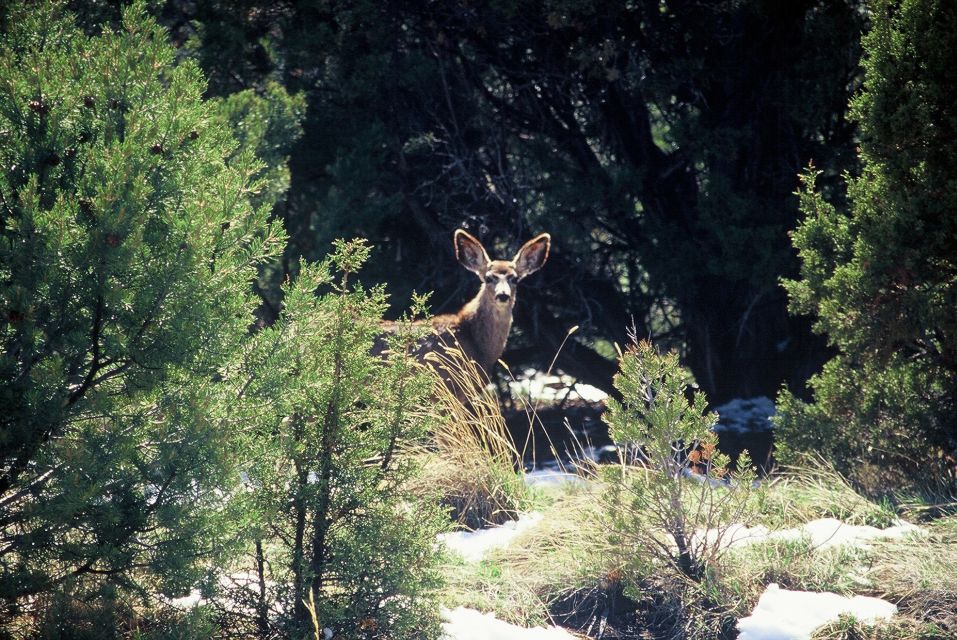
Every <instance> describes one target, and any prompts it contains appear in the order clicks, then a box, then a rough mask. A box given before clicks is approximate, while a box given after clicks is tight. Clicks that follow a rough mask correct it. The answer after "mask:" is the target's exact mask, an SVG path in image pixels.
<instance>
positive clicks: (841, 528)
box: [696, 518, 923, 549]
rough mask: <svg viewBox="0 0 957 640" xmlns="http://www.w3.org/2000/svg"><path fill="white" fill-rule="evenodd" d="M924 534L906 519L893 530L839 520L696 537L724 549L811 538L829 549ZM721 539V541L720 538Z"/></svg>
mask: <svg viewBox="0 0 957 640" xmlns="http://www.w3.org/2000/svg"><path fill="white" fill-rule="evenodd" d="M921 532H923V529H921V528H920V527H918V526H917V525H915V524H911V523H910V522H905V521H903V520H901V521H899V523H898V524H896V525H894V526H893V527H888V528H886V529H878V528H876V527H871V526H867V525H852V524H845V523H843V522H841V521H840V520H837V519H835V518H821V519H819V520H812V521H811V522H806V523H804V524H803V525H801V526H800V527H794V528H792V529H780V530H777V531H769V530H768V528H767V527H765V526H763V525H757V526H755V527H747V526H745V525H743V524H732V525H729V526H727V527H725V528H723V529H710V530H708V531H705V532H703V533H698V534H696V537H697V538H698V539H699V540H702V541H703V542H705V543H707V544H708V545H709V546H712V547H713V546H716V545H719V544H720V546H721V547H722V548H725V549H730V548H734V547H744V546H747V545H751V544H756V543H759V542H765V541H768V540H800V539H801V538H807V539H809V541H810V544H811V547H812V548H814V549H827V548H829V547H840V546H856V547H866V546H867V542H868V541H871V540H879V539H889V538H902V537H904V536H906V535H910V534H917V533H921ZM719 538H720V539H719Z"/></svg>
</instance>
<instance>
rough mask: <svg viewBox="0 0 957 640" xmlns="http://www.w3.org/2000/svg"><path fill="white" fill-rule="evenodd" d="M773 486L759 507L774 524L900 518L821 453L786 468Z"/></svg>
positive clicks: (883, 523) (886, 522)
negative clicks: (863, 492)
mask: <svg viewBox="0 0 957 640" xmlns="http://www.w3.org/2000/svg"><path fill="white" fill-rule="evenodd" d="M769 489H770V490H769V491H767V492H765V493H764V494H762V495H761V501H762V502H761V504H760V505H758V507H759V508H758V511H759V512H760V513H761V520H762V522H763V523H764V524H766V525H768V526H769V527H771V528H782V527H793V526H796V525H800V524H803V523H805V522H810V521H811V520H816V519H818V518H837V519H839V520H843V521H844V522H846V523H847V524H862V525H863V524H866V525H871V526H874V527H878V528H884V527H887V526H890V525H892V524H893V523H894V521H895V520H896V518H897V515H896V513H895V512H894V509H893V508H891V506H890V505H888V504H880V503H877V502H874V501H872V500H869V499H867V498H865V497H864V496H863V495H861V494H860V493H858V492H857V491H855V489H854V487H852V486H851V484H850V482H848V480H847V479H846V478H845V477H844V476H842V475H841V474H840V473H838V472H837V470H835V469H834V466H833V465H831V464H830V463H829V462H828V461H826V460H824V459H823V458H821V457H819V456H807V457H805V458H804V459H803V461H802V462H801V463H800V464H798V465H794V466H791V467H787V468H784V469H783V470H781V473H780V474H779V475H777V477H776V478H775V479H774V480H773V481H772V483H771V486H770V487H769Z"/></svg>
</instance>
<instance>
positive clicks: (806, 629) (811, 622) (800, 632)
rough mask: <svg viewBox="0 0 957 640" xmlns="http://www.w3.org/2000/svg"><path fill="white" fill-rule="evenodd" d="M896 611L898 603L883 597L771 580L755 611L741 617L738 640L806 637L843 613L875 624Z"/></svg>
mask: <svg viewBox="0 0 957 640" xmlns="http://www.w3.org/2000/svg"><path fill="white" fill-rule="evenodd" d="M895 613H897V607H896V606H895V605H893V604H891V603H890V602H887V601H886V600H881V599H880V598H868V597H865V596H854V597H853V598H847V597H845V596H841V595H838V594H836V593H812V592H808V591H789V590H787V589H781V588H780V587H779V586H778V585H776V584H769V585H768V586H767V588H766V589H765V591H764V593H763V594H762V595H761V598H760V599H759V600H758V604H757V606H755V607H754V611H753V612H752V613H751V615H750V616H748V617H747V618H741V619H740V620H738V631H740V632H741V634H740V635H739V636H738V640H806V639H808V638H810V637H811V634H812V633H813V632H814V630H815V629H817V628H819V627H821V626H822V625H825V624H827V623H828V622H831V621H834V620H837V619H838V617H840V616H841V614H849V615H852V616H854V617H855V618H856V619H857V620H859V621H861V622H866V623H870V624H873V623H875V622H878V621H880V620H887V619H889V618H890V617H891V616H893V615H894V614H895Z"/></svg>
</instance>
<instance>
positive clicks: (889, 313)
mask: <svg viewBox="0 0 957 640" xmlns="http://www.w3.org/2000/svg"><path fill="white" fill-rule="evenodd" d="M872 9H873V11H872V19H873V26H872V29H871V32H870V33H869V34H868V35H867V36H866V37H865V38H864V40H863V44H864V48H865V53H866V57H865V60H864V69H865V80H864V88H863V90H862V92H861V93H860V94H859V95H858V96H857V97H856V98H855V99H854V100H853V102H852V110H853V114H854V117H855V118H856V120H857V122H858V123H859V125H860V129H861V138H862V141H861V146H860V156H861V160H862V162H863V165H864V171H863V174H862V175H861V176H860V177H859V178H855V179H852V180H850V181H849V193H848V195H849V201H850V210H849V211H848V212H844V211H840V210H838V209H836V208H835V207H834V206H832V205H831V204H829V203H828V202H826V201H825V200H824V199H823V198H822V197H821V195H820V194H819V193H817V192H816V190H815V174H814V172H813V171H812V172H810V173H809V174H808V175H807V176H806V177H805V187H804V190H803V191H802V193H801V205H802V210H803V212H804V215H805V219H804V220H803V222H802V223H801V225H800V226H799V227H798V228H797V230H796V231H795V232H794V236H793V241H794V246H795V247H796V248H797V249H798V251H799V253H800V256H801V260H802V269H801V279H800V280H797V281H788V282H785V286H786V287H787V289H788V292H789V293H790V296H791V308H792V310H793V311H794V312H797V313H803V314H808V315H813V316H816V318H817V320H816V329H817V330H818V331H819V332H821V333H825V334H826V335H827V337H828V340H829V341H830V343H831V345H832V346H833V347H835V348H836V349H837V351H838V355H837V356H836V357H835V358H834V359H833V360H831V361H830V362H828V363H827V365H826V366H825V368H824V370H823V371H822V372H821V373H820V374H818V375H817V376H815V377H814V378H813V379H812V380H811V387H812V388H813V390H814V402H813V403H811V404H807V403H804V402H801V401H799V400H798V399H797V398H795V397H794V396H792V395H791V394H788V393H784V394H783V395H782V397H781V399H780V405H781V406H780V413H779V418H778V420H779V424H780V428H779V434H780V437H781V441H782V442H783V443H785V444H786V445H787V448H789V449H790V450H792V451H794V450H798V451H800V450H812V451H818V452H821V453H824V454H825V455H827V456H828V457H830V458H832V459H834V460H835V461H836V462H837V463H838V465H839V467H840V468H841V470H842V471H844V472H845V473H848V474H850V475H852V476H853V477H854V478H855V479H857V480H859V481H861V482H863V483H865V484H867V485H869V486H870V488H873V489H885V488H889V487H888V486H887V483H889V482H890V483H894V484H899V483H912V482H913V481H915V480H920V481H922V482H931V483H935V484H936V483H941V482H943V483H944V484H946V485H949V486H950V487H951V488H953V487H957V215H955V211H957V182H955V180H954V176H955V175H957V137H955V136H954V132H955V131H957V112H955V110H954V108H953V107H954V95H957V75H955V73H954V69H955V68H957V57H955V55H954V51H957V5H955V4H954V3H952V2H943V1H940V0H905V1H903V2H897V1H890V0H881V1H880V2H876V3H874V5H873V7H872ZM785 453H786V452H785Z"/></svg>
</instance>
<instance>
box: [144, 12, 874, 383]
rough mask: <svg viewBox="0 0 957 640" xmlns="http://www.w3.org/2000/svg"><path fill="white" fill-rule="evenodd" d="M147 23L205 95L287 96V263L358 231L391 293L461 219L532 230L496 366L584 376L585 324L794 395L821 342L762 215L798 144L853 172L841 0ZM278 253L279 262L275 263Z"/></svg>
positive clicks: (712, 374)
mask: <svg viewBox="0 0 957 640" xmlns="http://www.w3.org/2000/svg"><path fill="white" fill-rule="evenodd" d="M162 13H163V19H164V21H165V23H166V24H167V25H168V26H169V27H170V28H171V29H172V30H173V32H174V34H176V37H177V38H178V39H179V40H180V42H181V43H182V44H183V46H184V49H185V50H190V51H192V52H193V53H195V55H196V56H197V57H198V58H199V60H200V61H201V64H202V66H203V67H204V69H205V70H206V71H207V73H208V75H209V77H210V91H211V92H212V93H214V94H225V93H231V92H233V91H236V90H237V89H240V88H245V87H250V86H253V87H255V86H263V84H264V83H265V81H266V79H269V78H271V79H277V80H279V81H280V82H281V83H282V84H283V85H285V86H286V88H287V89H288V90H290V91H291V92H295V91H302V92H304V94H305V95H306V99H307V102H308V108H307V116H306V120H305V123H304V126H305V135H304V137H303V139H302V141H301V143H300V145H299V146H298V148H297V149H296V150H295V152H294V153H293V156H292V161H291V170H292V188H291V190H290V192H289V195H288V198H287V200H286V202H285V204H284V206H282V207H281V208H280V209H279V215H281V216H282V217H283V219H284V222H285V224H286V227H287V229H288V231H289V233H290V236H291V245H290V249H289V257H290V258H291V257H294V256H298V255H302V256H307V257H317V256H319V255H320V254H322V253H324V252H325V250H326V247H327V246H328V242H329V240H330V239H332V238H335V237H350V236H355V235H362V236H364V237H367V238H369V239H370V240H371V241H372V243H373V244H374V245H375V246H376V247H377V250H376V252H375V253H374V255H373V258H372V261H371V263H370V265H369V275H368V276H367V277H370V278H374V279H377V280H380V281H388V282H389V286H390V291H391V293H392V294H393V302H394V303H395V305H396V307H397V308H403V307H404V306H405V304H406V301H407V300H408V298H409V294H410V292H411V291H412V290H413V289H417V290H420V291H421V290H434V291H435V296H434V298H433V310H434V311H437V312H441V311H445V310H448V309H450V308H454V307H455V306H456V305H458V304H461V303H462V302H463V301H464V300H465V299H466V298H467V296H468V294H469V293H470V292H469V291H468V290H467V289H468V287H469V286H471V280H470V279H469V278H466V277H463V274H461V273H460V272H459V270H458V269H457V267H456V266H455V264H454V261H453V259H452V249H451V243H450V237H451V232H452V230H453V229H454V228H456V227H458V226H464V227H465V228H467V229H469V230H471V231H472V232H473V233H475V234H477V235H479V236H480V237H482V239H483V240H484V241H486V243H487V244H488V245H493V246H496V247H497V248H498V249H499V250H501V251H503V252H508V251H512V250H514V249H515V248H516V247H517V245H518V243H519V242H520V241H521V240H522V239H523V238H524V237H526V236H528V235H529V234H531V233H533V232H537V231H542V230H548V231H550V232H551V233H552V234H553V236H554V238H555V245H556V246H555V250H554V252H553V254H552V257H551V260H550V263H549V265H548V267H547V268H546V269H544V270H543V271H542V272H541V274H539V275H537V276H536V277H535V278H534V279H533V280H532V281H530V282H529V283H528V286H527V287H525V289H524V290H523V292H522V300H521V301H520V302H519V305H518V307H517V322H516V327H517V328H516V331H515V335H514V336H513V340H512V341H511V342H510V350H509V352H507V353H506V359H507V360H508V361H510V362H511V363H512V364H517V363H520V362H521V363H531V364H536V363H538V364H541V363H547V361H548V360H550V358H551V357H552V355H553V354H554V353H555V350H556V349H557V347H558V345H559V343H560V342H561V340H562V339H563V338H564V337H565V333H566V330H567V329H568V328H569V327H570V326H572V325H581V326H582V330H581V331H580V332H579V333H577V334H576V336H575V341H574V344H572V345H570V346H566V348H565V350H564V351H563V353H562V356H561V358H560V360H559V366H561V367H562V368H564V369H566V370H567V371H568V372H570V373H573V374H575V375H578V376H581V377H583V378H585V379H587V380H589V381H591V382H594V383H598V384H599V385H602V386H605V387H606V388H608V387H609V386H610V384H609V383H610V378H611V374H612V372H613V364H612V362H611V360H610V359H609V358H608V356H609V355H611V353H612V351H611V341H613V340H616V341H619V342H620V341H623V339H624V332H625V328H626V327H627V326H629V325H631V324H632V322H634V324H635V325H636V328H637V330H638V333H639V334H640V335H650V336H652V337H654V338H656V339H657V340H658V341H663V342H668V343H670V344H673V345H676V346H679V347H682V348H684V349H685V356H686V359H687V362H688V363H689V364H690V366H691V367H692V370H693V371H694V373H695V375H696V377H697V379H698V381H699V383H701V385H702V386H703V388H704V389H705V390H706V391H707V392H708V395H709V398H711V399H712V401H714V402H722V401H724V400H726V399H728V398H730V397H734V396H751V395H757V394H766V395H772V394H773V393H774V392H775V391H776V390H777V389H778V388H779V386H780V385H781V383H782V382H784V383H787V384H788V385H790V386H791V387H792V388H794V389H795V390H797V391H799V392H800V391H801V389H802V385H803V382H804V380H806V378H807V377H808V376H809V375H810V374H811V373H812V372H813V371H814V370H815V369H816V368H817V367H818V366H819V365H820V363H821V362H822V361H823V360H824V353H823V342H822V341H821V340H819V339H817V338H815V337H813V336H812V335H811V333H810V330H809V326H808V324H809V323H808V322H807V321H806V320H804V319H800V318H792V317H790V316H789V315H788V313H787V308H786V306H787V305H786V296H785V295H784V293H783V291H782V290H781V289H780V287H779V286H778V281H779V278H780V277H781V276H794V275H795V274H796V265H797V263H796V259H795V256H794V254H793V251H792V249H791V248H790V246H789V243H788V239H787V235H786V231H787V230H788V229H790V228H792V227H793V226H794V224H795V222H796V218H797V199H796V198H795V197H794V196H793V192H794V191H795V190H796V188H797V180H796V177H795V176H796V174H797V173H798V172H799V171H800V169H801V168H802V167H803V166H806V164H807V162H808V161H809V160H811V159H814V161H815V162H816V163H817V165H818V166H819V167H821V168H823V169H825V170H827V171H828V172H829V175H831V174H834V173H836V172H837V170H836V169H835V168H836V167H848V166H853V164H854V156H853V154H852V153H851V151H852V149H851V144H852V137H853V129H852V127H850V126H849V125H848V124H847V122H846V120H845V118H844V113H845V110H846V104H847V99H848V96H849V91H850V89H852V87H853V83H854V81H855V78H856V75H857V58H858V49H859V45H858V38H859V35H860V30H861V27H862V22H863V18H862V16H861V11H860V8H859V6H858V3H856V2H850V1H848V2H812V1H805V2H787V3H780V2H771V1H762V0H752V1H749V2H734V3H730V2H729V3H713V2H671V3H668V4H666V5H663V4H662V3H659V2H656V1H655V2H653V1H650V0H649V1H642V2H634V3H624V2H597V3H587V4H584V3H576V2H558V1H553V2H540V1H539V2H532V1H524V0H515V1H513V2H500V3H494V4H492V5H491V6H482V7H481V8H479V5H474V6H473V5H470V4H466V3H460V2H452V1H443V2H430V3H425V2H413V3H380V2H342V3H335V2H333V3H323V4H321V5H317V4H312V3H296V2H286V3H262V2H248V1H247V2H243V3H239V4H236V3H223V2H216V1H205V2H197V3H181V2H176V1H175V0H173V1H171V2H169V3H167V4H165V5H164V6H163V9H162ZM287 267H288V268H289V269H290V270H292V269H293V266H292V262H291V261H290V262H288V263H287Z"/></svg>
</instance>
